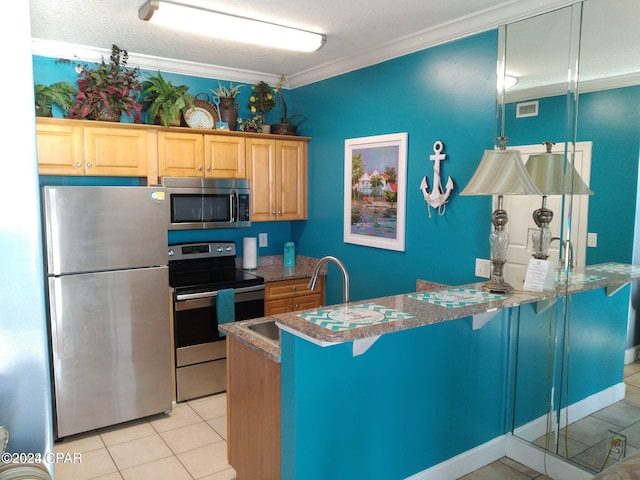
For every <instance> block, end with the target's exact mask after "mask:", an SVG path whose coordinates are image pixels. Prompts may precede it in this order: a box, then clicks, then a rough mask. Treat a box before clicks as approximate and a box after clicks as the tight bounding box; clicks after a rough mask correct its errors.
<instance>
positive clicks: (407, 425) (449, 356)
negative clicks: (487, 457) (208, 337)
mask: <svg viewBox="0 0 640 480" xmlns="http://www.w3.org/2000/svg"><path fill="white" fill-rule="evenodd" d="M509 322H510V320H509V312H508V311H502V312H500V314H498V315H497V316H496V317H494V318H493V319H492V320H491V321H490V322H489V323H487V324H486V325H485V326H484V327H483V328H481V329H479V330H472V326H471V319H470V318H465V319H459V320H454V321H451V322H446V323H441V324H437V325H430V326H426V327H422V328H417V329H413V330H406V331H403V332H396V333H393V334H389V335H384V336H382V337H381V338H380V339H379V340H378V341H377V342H376V343H375V344H373V346H371V347H370V348H369V350H367V351H366V352H365V353H364V354H363V355H361V356H358V357H353V356H352V344H351V343H347V344H341V345H337V346H329V347H319V346H316V345H313V344H311V343H309V342H307V341H305V340H302V339H300V338H298V337H295V336H293V335H290V334H288V333H286V332H283V333H282V335H283V339H282V468H283V472H282V478H283V479H284V480H290V479H291V480H292V479H301V478H304V479H305V480H314V479H318V480H324V479H328V478H331V479H335V480H340V479H345V480H347V479H348V480H357V479H362V480H365V479H366V480H393V479H402V478H407V477H409V476H410V475H413V474H415V473H417V472H420V471H422V470H425V469H427V468H429V467H431V466H433V465H436V464H438V463H441V462H443V461H445V460H447V459H449V458H451V457H453V456H455V455H457V454H460V453H462V452H465V451H467V450H470V449H472V448H473V447H475V446H478V445H481V444H483V443H485V442H488V441H489V440H492V439H494V438H496V437H499V436H501V435H502V434H503V433H504V432H505V428H506V427H505V411H506V407H507V405H506V404H507V402H508V401H509V398H510V397H509V396H508V395H507V394H506V385H507V359H508V351H507V349H508V344H509V343H508V340H509V338H508V337H509V334H508V332H509Z"/></svg>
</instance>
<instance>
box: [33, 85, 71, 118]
mask: <svg viewBox="0 0 640 480" xmlns="http://www.w3.org/2000/svg"><path fill="white" fill-rule="evenodd" d="M33 91H34V96H35V103H36V117H51V116H53V105H54V104H56V105H58V106H59V107H60V108H61V109H62V110H63V111H64V115H65V116H66V115H67V110H69V109H70V108H71V107H72V106H73V103H74V97H75V96H76V94H77V93H78V89H77V88H76V87H74V86H73V85H71V84H70V83H69V82H57V83H53V84H51V85H42V84H40V83H38V84H34V87H33Z"/></svg>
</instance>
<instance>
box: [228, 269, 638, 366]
mask: <svg viewBox="0 0 640 480" xmlns="http://www.w3.org/2000/svg"><path fill="white" fill-rule="evenodd" d="M569 278H570V282H569V283H568V286H567V285H562V286H560V287H558V290H557V292H556V293H555V294H550V293H545V292H532V291H516V292H514V293H513V294H511V295H497V294H488V293H484V292H481V288H482V282H479V283H472V284H468V285H462V286H455V287H449V286H445V285H443V286H439V285H438V284H430V285H432V288H435V290H430V291H419V292H415V293H404V294H400V295H392V296H388V297H380V298H374V299H369V300H363V301H359V302H351V303H349V304H348V307H349V309H353V308H354V307H356V306H363V307H362V308H365V309H367V310H366V311H365V312H366V313H368V311H369V310H371V311H375V312H376V315H378V318H379V317H380V315H382V316H383V317H384V316H385V315H386V317H385V320H384V321H378V322H372V323H371V324H366V322H365V323H364V324H360V325H358V326H355V325H352V326H351V328H344V329H338V330H337V331H334V330H333V329H332V328H336V327H335V326H334V325H331V319H328V318H326V312H327V311H333V312H337V313H338V314H340V312H344V311H345V307H346V306H347V305H345V304H338V305H332V306H329V307H322V308H321V309H317V310H307V311H303V312H292V313H284V314H278V315H274V316H273V317H270V318H269V319H265V318H261V319H253V320H246V321H244V322H236V323H234V324H227V325H223V326H221V330H222V331H224V332H225V333H227V334H229V335H231V336H233V337H234V338H236V339H238V340H239V341H242V342H243V343H245V344H246V345H248V346H250V347H251V348H254V349H256V350H258V351H261V352H262V353H263V354H265V355H266V356H268V357H269V358H271V359H272V360H274V361H279V360H280V349H279V344H278V343H277V342H275V341H268V339H265V337H262V336H260V335H259V334H257V333H255V332H253V331H251V330H249V329H247V328H246V326H247V325H248V324H250V323H252V322H254V323H255V322H260V321H267V320H275V321H276V322H277V323H278V324H279V325H280V326H281V327H282V328H283V329H285V330H287V331H289V332H291V333H294V334H296V335H299V336H301V337H303V338H307V339H308V340H310V341H314V342H317V343H343V342H351V341H355V340H361V339H365V338H371V337H376V336H379V335H384V334H387V333H392V332H397V331H401V330H407V329H411V328H418V327H422V326H426V325H433V324H436V323H440V322H445V321H449V320H455V319H459V318H465V317H471V316H479V317H481V316H483V315H488V314H491V313H493V312H497V311H499V310H503V309H506V308H511V307H517V306H519V305H524V304H528V303H536V302H540V303H548V304H550V302H552V301H553V300H555V297H557V296H564V295H571V294H574V293H579V292H583V291H588V290H594V289H597V288H606V289H607V294H613V293H615V292H616V291H617V290H618V289H619V288H620V287H622V286H623V285H625V284H627V283H629V282H630V281H633V280H637V279H640V266H633V265H627V264H620V263H605V264H599V265H592V266H589V267H586V268H580V269H576V270H575V271H573V272H571V274H570V276H569ZM278 279H282V278H278ZM422 282H424V281H418V282H417V287H418V289H419V290H420V288H419V287H420V286H422V285H427V284H428V283H429V282H424V283H422ZM465 296H466V297H465ZM474 296H475V298H476V299H478V298H480V297H481V296H482V297H484V298H482V299H481V300H480V301H478V302H474V301H471V302H468V301H466V299H465V298H467V297H468V298H473V297H474ZM458 298H460V299H462V300H464V301H460V302H457V299H458ZM349 309H347V310H346V311H347V312H349V311H353V310H349ZM356 311H357V312H358V311H359V312H362V311H363V310H362V309H357V310H356ZM380 312H382V313H380ZM400 314H401V315H400ZM301 315H303V316H304V317H306V318H302V317H301ZM394 315H396V316H397V318H396V317H394ZM391 318H392V319H391ZM390 319H391V320H390ZM312 320H313V321H312ZM314 322H318V323H324V324H325V326H322V325H319V324H318V323H314ZM355 322H356V323H357V322H358V320H357V319H356V320H355ZM338 328H340V327H338ZM256 337H258V338H256ZM265 342H267V343H268V347H269V348H268V349H265V348H264V347H265V345H264V343H265Z"/></svg>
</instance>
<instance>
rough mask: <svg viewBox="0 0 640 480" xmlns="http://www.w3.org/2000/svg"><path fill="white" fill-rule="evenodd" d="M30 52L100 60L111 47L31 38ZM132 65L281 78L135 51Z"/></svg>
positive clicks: (240, 78)
mask: <svg viewBox="0 0 640 480" xmlns="http://www.w3.org/2000/svg"><path fill="white" fill-rule="evenodd" d="M31 53H32V54H34V55H40V56H43V57H51V58H68V59H75V60H76V61H79V62H99V61H101V60H102V58H109V55H111V50H107V49H104V48H95V47H89V46H86V45H78V44H74V43H66V42H54V41H51V40H44V39H40V38H32V39H31ZM129 65H133V66H136V67H140V68H141V69H144V70H152V71H155V70H160V71H161V72H163V73H164V72H167V73H176V74H181V75H189V76H195V77H203V78H215V79H216V80H229V81H233V82H241V83H248V84H251V83H255V82H258V81H260V80H264V81H265V82H267V83H271V84H276V83H278V82H279V81H280V75H279V74H278V75H274V74H272V73H263V72H256V71H252V70H242V69H238V68H229V67H224V66H221V65H209V64H205V63H197V62H187V61H184V60H178V59H174V58H164V57H155V56H151V55H143V54H140V53H134V52H129Z"/></svg>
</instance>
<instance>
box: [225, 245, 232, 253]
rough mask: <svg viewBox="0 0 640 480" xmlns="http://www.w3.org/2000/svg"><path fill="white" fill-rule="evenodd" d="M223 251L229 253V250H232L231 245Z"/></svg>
mask: <svg viewBox="0 0 640 480" xmlns="http://www.w3.org/2000/svg"><path fill="white" fill-rule="evenodd" d="M225 250H226V251H227V252H230V251H231V250H233V249H232V248H231V245H227V248H225Z"/></svg>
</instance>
